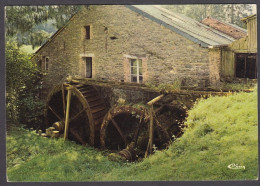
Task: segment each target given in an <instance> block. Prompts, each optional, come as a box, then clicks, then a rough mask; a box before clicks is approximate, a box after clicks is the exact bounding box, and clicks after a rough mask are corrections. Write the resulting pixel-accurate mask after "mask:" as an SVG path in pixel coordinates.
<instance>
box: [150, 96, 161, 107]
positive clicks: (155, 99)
mask: <svg viewBox="0 0 260 186" xmlns="http://www.w3.org/2000/svg"><path fill="white" fill-rule="evenodd" d="M163 96H164V95H160V96H157V97H156V98H154V99H152V100H151V101H149V102H148V103H147V105H153V104H154V103H156V102H157V101H159V100H160V99H162V98H163Z"/></svg>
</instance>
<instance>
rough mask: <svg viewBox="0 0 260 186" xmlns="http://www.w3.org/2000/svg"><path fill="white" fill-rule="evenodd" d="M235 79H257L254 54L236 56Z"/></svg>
mask: <svg viewBox="0 0 260 186" xmlns="http://www.w3.org/2000/svg"><path fill="white" fill-rule="evenodd" d="M236 77H238V78H249V79H257V63H256V54H249V53H245V54H241V53H240V54H236Z"/></svg>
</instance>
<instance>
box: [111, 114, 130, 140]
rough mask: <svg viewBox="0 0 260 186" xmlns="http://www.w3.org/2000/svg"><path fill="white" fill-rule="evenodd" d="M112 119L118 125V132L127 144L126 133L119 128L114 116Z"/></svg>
mask: <svg viewBox="0 0 260 186" xmlns="http://www.w3.org/2000/svg"><path fill="white" fill-rule="evenodd" d="M111 121H112V123H113V125H114V126H115V127H116V130H117V131H118V133H119V134H120V136H121V137H122V139H123V140H124V142H125V144H126V145H127V144H128V142H127V139H126V137H125V135H124V133H123V132H122V130H121V129H120V128H119V126H118V124H117V123H116V121H115V120H114V119H113V118H111Z"/></svg>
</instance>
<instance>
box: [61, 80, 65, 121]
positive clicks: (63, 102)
mask: <svg viewBox="0 0 260 186" xmlns="http://www.w3.org/2000/svg"><path fill="white" fill-rule="evenodd" d="M64 87H65V86H64V84H62V87H61V91H62V104H63V114H64V115H63V117H64V116H65V115H66V109H65V107H66V104H65V93H64Z"/></svg>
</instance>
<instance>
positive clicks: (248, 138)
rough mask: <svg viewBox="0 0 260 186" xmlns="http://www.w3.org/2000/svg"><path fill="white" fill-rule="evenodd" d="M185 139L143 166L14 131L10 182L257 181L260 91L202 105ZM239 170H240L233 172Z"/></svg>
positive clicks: (196, 108)
mask: <svg viewBox="0 0 260 186" xmlns="http://www.w3.org/2000/svg"><path fill="white" fill-rule="evenodd" d="M188 114H189V116H188V118H187V121H186V125H187V128H186V130H185V132H184V135H183V136H182V137H181V138H179V139H177V140H176V141H175V142H174V143H172V144H171V145H170V147H169V148H168V149H166V150H164V151H157V152H156V153H155V154H154V155H153V156H150V157H149V158H147V159H144V160H143V161H142V162H136V163H124V162H113V161H110V160H109V159H108V158H107V156H106V152H100V151H98V150H96V149H93V148H91V147H83V146H80V145H77V144H75V143H74V142H69V141H66V142H65V143H64V142H63V140H62V139H59V140H51V139H45V138H42V137H39V136H37V135H36V134H35V133H34V132H28V131H26V130H24V129H17V128H14V129H13V130H11V131H10V132H8V135H7V158H8V159H7V166H8V168H7V173H8V179H9V181H112V180H131V181H132V180H252V179H257V176H258V158H257V157H258V134H257V131H258V128H257V90H254V92H252V93H236V94H233V95H230V96H226V97H210V98H208V99H206V100H200V101H198V102H197V103H196V105H195V106H194V108H193V109H192V110H190V111H189V113H188ZM228 166H230V167H231V168H234V167H238V168H240V169H229V168H228Z"/></svg>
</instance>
